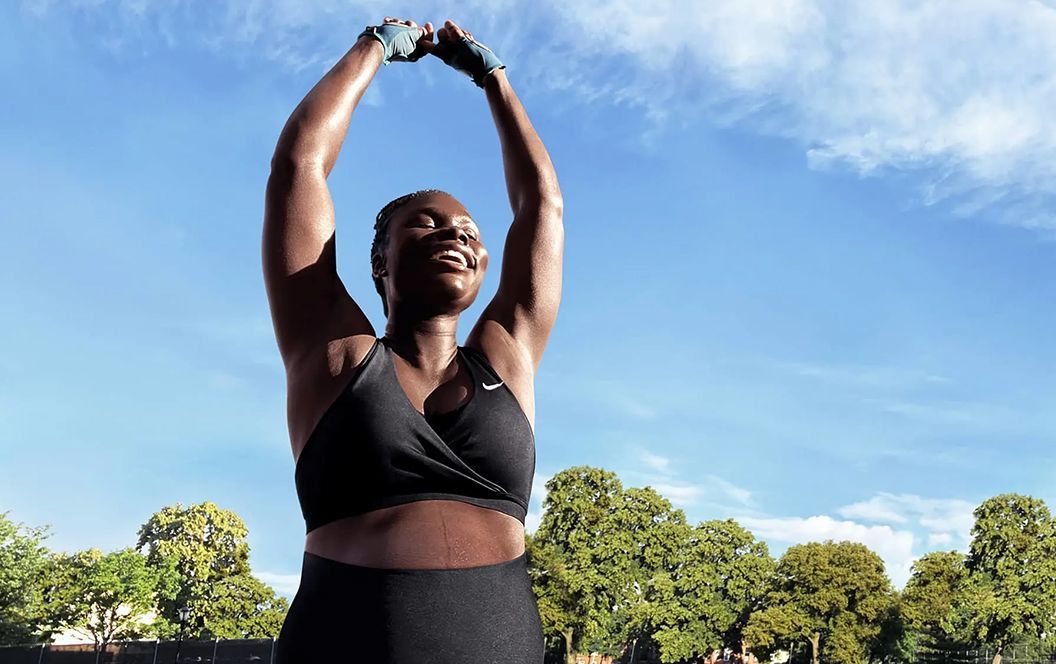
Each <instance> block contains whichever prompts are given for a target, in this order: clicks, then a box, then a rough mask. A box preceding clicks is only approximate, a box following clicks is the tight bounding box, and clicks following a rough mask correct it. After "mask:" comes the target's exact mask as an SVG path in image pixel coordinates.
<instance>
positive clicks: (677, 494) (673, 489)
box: [649, 482, 701, 506]
mask: <svg viewBox="0 0 1056 664" xmlns="http://www.w3.org/2000/svg"><path fill="white" fill-rule="evenodd" d="M649 486H651V487H653V489H655V490H656V492H657V493H659V494H660V495H661V496H663V497H664V498H667V499H668V500H670V501H671V504H673V505H683V506H685V505H692V504H693V503H695V502H696V501H697V498H699V497H700V494H701V488H700V487H699V486H695V485H692V484H674V483H671V482H650V483H649Z"/></svg>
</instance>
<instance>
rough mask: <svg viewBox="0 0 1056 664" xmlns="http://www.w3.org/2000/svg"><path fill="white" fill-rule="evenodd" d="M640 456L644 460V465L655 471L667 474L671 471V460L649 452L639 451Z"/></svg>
mask: <svg viewBox="0 0 1056 664" xmlns="http://www.w3.org/2000/svg"><path fill="white" fill-rule="evenodd" d="M638 456H639V458H640V459H641V460H642V463H644V464H645V465H647V466H649V467H650V468H652V469H653V470H655V471H658V472H661V473H666V472H668V471H669V470H670V467H671V459H669V458H667V457H664V456H660V455H659V454H653V453H652V452H650V451H649V450H639V451H638Z"/></svg>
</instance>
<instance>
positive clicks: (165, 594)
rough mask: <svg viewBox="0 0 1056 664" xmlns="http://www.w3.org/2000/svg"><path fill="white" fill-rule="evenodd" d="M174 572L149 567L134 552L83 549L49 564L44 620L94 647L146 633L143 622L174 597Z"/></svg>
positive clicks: (175, 580)
mask: <svg viewBox="0 0 1056 664" xmlns="http://www.w3.org/2000/svg"><path fill="white" fill-rule="evenodd" d="M177 584H178V576H177V574H176V570H175V569H174V568H173V567H172V566H171V565H170V566H167V567H155V566H151V565H150V564H148V562H147V559H146V557H145V556H143V555H141V554H140V553H138V552H137V551H135V550H134V549H131V548H129V549H124V550H121V551H115V552H113V553H108V554H105V555H104V554H103V552H102V551H100V550H98V549H88V550H86V551H81V552H78V553H75V554H72V555H68V556H62V557H61V558H58V559H57V560H56V561H55V565H54V566H53V570H52V577H51V584H50V587H49V593H48V601H47V607H48V610H47V613H48V617H47V620H48V622H49V623H50V624H52V625H53V626H54V627H55V628H73V629H76V630H79V631H82V632H84V633H86V634H88V635H89V636H91V638H92V640H93V641H94V642H95V644H96V646H98V647H105V645H106V644H107V643H110V642H112V641H116V640H123V639H138V638H143V637H145V636H148V635H149V634H151V633H152V629H151V624H150V623H149V622H145V621H144V618H145V617H150V614H152V613H153V612H154V611H155V609H156V607H157V606H158V604H159V601H160V600H162V599H164V598H171V597H172V596H174V595H175V593H176V590H177Z"/></svg>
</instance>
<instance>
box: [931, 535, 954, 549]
mask: <svg viewBox="0 0 1056 664" xmlns="http://www.w3.org/2000/svg"><path fill="white" fill-rule="evenodd" d="M951 544H953V535H951V534H949V533H932V534H930V535H928V548H929V549H941V548H943V547H947V546H949V545H951Z"/></svg>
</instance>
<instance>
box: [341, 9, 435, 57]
mask: <svg viewBox="0 0 1056 664" xmlns="http://www.w3.org/2000/svg"><path fill="white" fill-rule="evenodd" d="M364 35H366V36H367V37H370V38H372V39H377V40H378V41H379V42H381V46H382V48H384V49H385V54H384V56H383V58H382V62H384V63H385V64H389V63H390V62H416V61H418V60H420V59H421V58H423V57H425V55H426V53H428V52H429V51H430V47H432V46H434V44H433V24H432V23H429V22H426V24H425V25H424V26H422V27H418V24H417V23H415V22H414V21H412V20H409V19H408V20H405V21H403V20H400V19H397V18H393V17H391V16H386V17H385V20H384V21H383V22H382V24H381V25H370V26H367V29H366V30H364V31H363V32H361V33H360V34H359V36H360V37H363V36H364Z"/></svg>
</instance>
